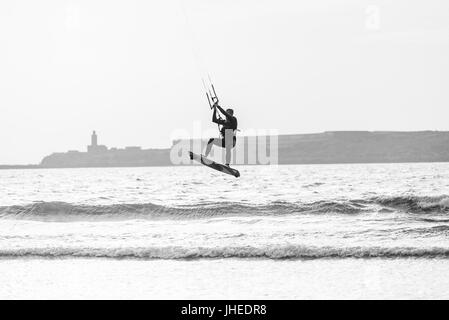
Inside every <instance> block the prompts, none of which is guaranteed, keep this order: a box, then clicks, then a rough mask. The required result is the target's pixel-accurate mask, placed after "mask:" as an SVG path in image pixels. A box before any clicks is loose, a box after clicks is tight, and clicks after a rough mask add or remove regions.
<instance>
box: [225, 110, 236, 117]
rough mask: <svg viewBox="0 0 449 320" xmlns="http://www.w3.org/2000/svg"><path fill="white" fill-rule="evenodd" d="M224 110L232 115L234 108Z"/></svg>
mask: <svg viewBox="0 0 449 320" xmlns="http://www.w3.org/2000/svg"><path fill="white" fill-rule="evenodd" d="M226 112H227V113H229V114H230V115H231V116H233V115H234V110H232V109H226Z"/></svg>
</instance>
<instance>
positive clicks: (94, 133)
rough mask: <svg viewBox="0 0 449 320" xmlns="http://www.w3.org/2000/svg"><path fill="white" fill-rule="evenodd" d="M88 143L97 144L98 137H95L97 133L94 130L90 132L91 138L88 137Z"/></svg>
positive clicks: (93, 145) (94, 145)
mask: <svg viewBox="0 0 449 320" xmlns="http://www.w3.org/2000/svg"><path fill="white" fill-rule="evenodd" d="M90 145H91V146H92V147H96V146H98V137H97V133H96V132H95V130H94V132H93V133H92V136H91V138H90Z"/></svg>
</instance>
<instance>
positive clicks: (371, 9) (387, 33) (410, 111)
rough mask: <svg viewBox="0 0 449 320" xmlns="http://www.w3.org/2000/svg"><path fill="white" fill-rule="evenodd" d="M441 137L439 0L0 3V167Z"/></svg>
mask: <svg viewBox="0 0 449 320" xmlns="http://www.w3.org/2000/svg"><path fill="white" fill-rule="evenodd" d="M207 73H210V74H211V76H212V78H213V80H214V82H215V83H216V87H217V90H218V93H219V95H220V97H221V98H222V102H223V105H225V106H231V107H233V108H234V109H235V113H236V116H237V117H238V119H239V124H240V127H241V128H242V129H249V128H253V129H257V128H263V129H278V130H279V131H280V133H310V132H321V131H326V130H449V121H448V118H449V111H448V110H449V90H448V89H449V1H447V0H394V1H387V0H384V1H379V0H371V1H363V0H309V1H298V0H157V1H148V0H126V1H125V0H121V1H116V0H71V1H63V0H40V1H35V0H2V1H1V2H0V111H1V114H0V119H1V123H0V150H1V151H0V163H1V164H8V163H9V164H16V163H17V164H18V163H22V164H23V163H38V162H39V161H40V160H41V158H42V157H43V156H45V155H47V154H50V153H51V152H55V151H59V152H61V151H67V150H85V147H86V145H87V144H88V143H89V139H90V133H91V131H92V130H94V129H95V130H97V132H98V133H99V142H100V143H102V144H106V145H108V146H110V147H113V146H114V147H123V146H127V145H140V146H142V147H145V148H149V147H168V146H170V143H171V142H170V136H171V134H172V132H173V131H174V130H177V129H181V128H184V129H185V130H192V128H193V123H194V122H195V121H200V122H201V123H202V125H203V128H204V129H205V130H206V129H214V128H216V127H215V126H214V125H212V124H211V123H210V118H211V114H210V110H209V107H208V105H207V102H206V100H205V96H204V91H203V88H202V84H201V77H202V76H206V77H207Z"/></svg>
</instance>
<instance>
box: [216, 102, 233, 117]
mask: <svg viewBox="0 0 449 320" xmlns="http://www.w3.org/2000/svg"><path fill="white" fill-rule="evenodd" d="M217 108H218V110H220V112H221V113H222V114H224V115H225V116H226V118H228V119H229V118H232V116H231V115H230V114H229V113H227V112H226V110H225V109H223V108H222V107H220V106H219V105H218V104H217Z"/></svg>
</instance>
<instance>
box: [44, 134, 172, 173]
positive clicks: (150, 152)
mask: <svg viewBox="0 0 449 320" xmlns="http://www.w3.org/2000/svg"><path fill="white" fill-rule="evenodd" d="M169 154H170V150H169V149H142V148H140V147H126V148H124V149H118V148H110V149H108V147H106V146H105V145H99V144H98V135H97V133H96V132H95V131H94V132H93V133H92V136H91V144H90V145H89V146H87V152H80V151H68V152H64V153H53V154H51V155H49V156H47V157H45V158H44V159H43V160H42V161H41V163H40V167H43V168H81V167H145V166H166V165H170V159H169Z"/></svg>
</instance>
